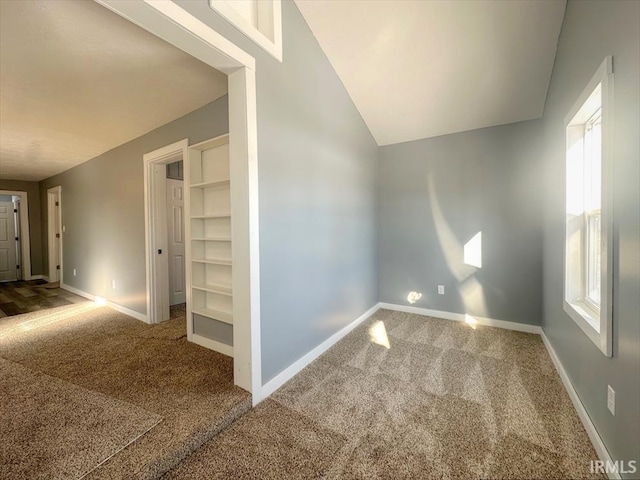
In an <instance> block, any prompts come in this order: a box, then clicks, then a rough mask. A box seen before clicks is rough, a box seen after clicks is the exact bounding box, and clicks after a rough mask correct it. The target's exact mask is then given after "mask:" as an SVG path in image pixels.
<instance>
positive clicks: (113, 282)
mask: <svg viewBox="0 0 640 480" xmlns="http://www.w3.org/2000/svg"><path fill="white" fill-rule="evenodd" d="M111 288H113V289H114V290H115V289H116V281H115V280H111Z"/></svg>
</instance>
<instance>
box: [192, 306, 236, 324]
mask: <svg viewBox="0 0 640 480" xmlns="http://www.w3.org/2000/svg"><path fill="white" fill-rule="evenodd" d="M191 312H192V313H195V314H196V315H202V316H203V317H208V318H213V319H214V320H218V321H219V322H224V323H228V324H230V325H233V315H232V314H231V313H229V312H223V311H221V310H214V309H212V308H204V307H202V308H194V309H193V310H191Z"/></svg>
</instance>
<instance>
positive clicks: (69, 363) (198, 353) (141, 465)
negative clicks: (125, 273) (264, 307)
mask: <svg viewBox="0 0 640 480" xmlns="http://www.w3.org/2000/svg"><path fill="white" fill-rule="evenodd" d="M0 357H3V358H5V359H8V360H10V361H12V362H16V363H19V364H21V365H22V366H24V367H26V368H28V369H31V370H33V371H35V372H41V373H45V374H47V375H50V376H52V377H56V378H59V379H62V380H65V381H67V382H71V383H73V384H75V385H77V386H79V387H82V388H84V389H88V390H91V391H94V392H99V393H102V394H104V395H107V396H109V397H112V398H114V399H117V400H119V401H122V402H127V403H130V404H133V405H136V406H137V407H139V408H142V409H144V410H146V411H149V412H152V413H154V414H156V415H159V416H161V417H162V418H163V421H162V422H161V423H159V424H158V425H157V426H156V427H154V428H153V429H151V430H150V431H149V432H148V433H147V434H146V435H144V436H142V437H141V438H139V439H138V440H136V441H135V442H133V443H132V444H131V445H129V446H128V447H127V448H125V449H123V450H121V451H120V452H118V453H117V454H116V455H114V456H113V457H112V458H110V459H109V460H108V461H107V462H105V463H104V464H102V465H101V466H100V467H99V468H97V469H95V470H93V471H92V472H91V473H90V474H89V475H88V476H87V478H92V479H94V478H104V479H115V478H127V479H147V478H157V477H158V476H160V475H162V474H163V473H165V472H166V471H168V470H169V469H171V468H172V467H174V466H175V465H177V464H178V463H179V462H180V461H181V460H183V459H184V458H186V457H187V456H188V455H189V454H190V453H191V452H193V451H194V450H195V449H197V448H198V447H199V446H201V445H202V444H203V443H204V442H205V441H207V440H209V439H211V438H212V437H213V436H215V435H216V434H218V433H219V432H220V431H221V430H222V429H224V428H226V427H227V426H228V425H229V424H231V423H232V422H233V421H234V420H236V419H237V418H238V417H240V416H242V415H243V414H244V413H245V412H247V411H248V410H249V409H250V408H251V395H250V394H249V393H248V392H246V391H244V390H242V389H240V388H238V387H236V386H234V385H233V359H231V358H230V357H226V356H224V355H221V354H219V353H217V352H213V351H211V350H207V349H205V348H203V347H200V346H198V345H195V344H193V343H189V342H187V340H186V322H185V319H184V317H181V318H180V317H177V318H175V319H173V320H170V321H168V322H164V323H161V324H158V325H153V326H151V325H147V324H145V323H143V322H140V321H139V320H135V319H132V318H130V317H127V316H126V315H124V314H121V313H118V312H116V311H114V310H112V309H110V308H107V307H96V306H95V304H92V303H89V302H88V303H85V304H82V305H73V306H68V307H60V308H57V309H53V310H49V311H46V312H34V313H31V314H27V315H21V316H17V317H10V318H3V319H2V322H0ZM3 407H4V406H3ZM27 420H28V419H25V421H27Z"/></svg>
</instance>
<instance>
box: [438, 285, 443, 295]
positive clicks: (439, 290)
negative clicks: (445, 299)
mask: <svg viewBox="0 0 640 480" xmlns="http://www.w3.org/2000/svg"><path fill="white" fill-rule="evenodd" d="M438 295H444V285H438Z"/></svg>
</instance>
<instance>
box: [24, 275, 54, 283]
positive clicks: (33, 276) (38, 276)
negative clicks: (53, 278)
mask: <svg viewBox="0 0 640 480" xmlns="http://www.w3.org/2000/svg"><path fill="white" fill-rule="evenodd" d="M28 280H45V281H47V282H48V281H49V277H47V276H46V275H31V276H30V277H29V278H28Z"/></svg>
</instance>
